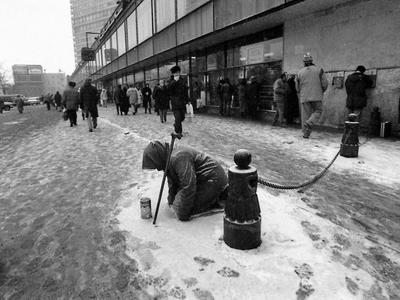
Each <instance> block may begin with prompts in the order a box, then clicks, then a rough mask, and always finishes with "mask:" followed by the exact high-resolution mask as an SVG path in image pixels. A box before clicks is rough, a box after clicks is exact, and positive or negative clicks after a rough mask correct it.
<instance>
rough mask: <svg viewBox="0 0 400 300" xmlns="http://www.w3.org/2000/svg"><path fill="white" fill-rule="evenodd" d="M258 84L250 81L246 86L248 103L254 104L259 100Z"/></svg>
mask: <svg viewBox="0 0 400 300" xmlns="http://www.w3.org/2000/svg"><path fill="white" fill-rule="evenodd" d="M259 89H260V88H259V85H258V83H257V82H251V83H250V84H248V85H247V88H246V99H247V103H248V104H249V105H252V106H255V105H258V102H259Z"/></svg>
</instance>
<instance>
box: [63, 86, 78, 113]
mask: <svg viewBox="0 0 400 300" xmlns="http://www.w3.org/2000/svg"><path fill="white" fill-rule="evenodd" d="M62 99H63V101H62V105H63V106H64V107H65V108H66V109H68V110H78V108H79V103H80V98H79V93H78V91H77V90H76V89H74V88H73V87H67V89H66V90H65V91H64V93H63V98H62Z"/></svg>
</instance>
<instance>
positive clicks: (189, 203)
mask: <svg viewBox="0 0 400 300" xmlns="http://www.w3.org/2000/svg"><path fill="white" fill-rule="evenodd" d="M168 152H169V144H168V143H162V142H159V141H154V142H151V143H150V144H149V145H148V146H147V147H146V148H145V150H144V153H143V165H142V168H143V169H157V170H158V171H162V170H164V169H165V165H166V162H167V156H168ZM167 178H168V186H169V193H168V204H169V205H172V207H173V209H174V211H175V213H176V215H177V217H178V219H179V220H181V221H187V220H189V218H190V216H191V215H195V214H198V213H201V212H205V211H207V210H210V209H212V208H216V207H221V206H220V205H221V201H223V200H224V199H223V198H224V196H225V195H226V193H225V189H226V188H227V185H228V178H227V176H226V173H225V171H224V169H223V168H222V166H221V165H220V164H219V163H218V162H217V161H216V160H214V159H212V158H211V157H209V156H207V155H205V154H204V153H201V152H198V151H197V150H195V149H193V148H190V147H179V148H177V149H174V151H173V153H172V154H171V160H170V164H169V168H168V172H167Z"/></svg>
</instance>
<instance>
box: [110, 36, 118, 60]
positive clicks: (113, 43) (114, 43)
mask: <svg viewBox="0 0 400 300" xmlns="http://www.w3.org/2000/svg"><path fill="white" fill-rule="evenodd" d="M110 52H111V60H114V59H116V58H117V57H118V44H117V33H116V32H114V33H113V35H112V36H111V48H110Z"/></svg>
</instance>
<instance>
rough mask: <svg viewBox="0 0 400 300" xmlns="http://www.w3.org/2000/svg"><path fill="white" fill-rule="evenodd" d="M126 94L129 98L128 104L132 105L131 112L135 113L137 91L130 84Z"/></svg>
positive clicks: (137, 98)
mask: <svg viewBox="0 0 400 300" xmlns="http://www.w3.org/2000/svg"><path fill="white" fill-rule="evenodd" d="M126 95H127V97H128V98H129V104H130V105H131V107H132V111H133V112H132V114H133V115H136V113H137V109H138V104H139V91H138V90H137V89H136V88H135V87H134V86H133V84H131V85H130V86H129V89H128V90H127V91H126Z"/></svg>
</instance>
